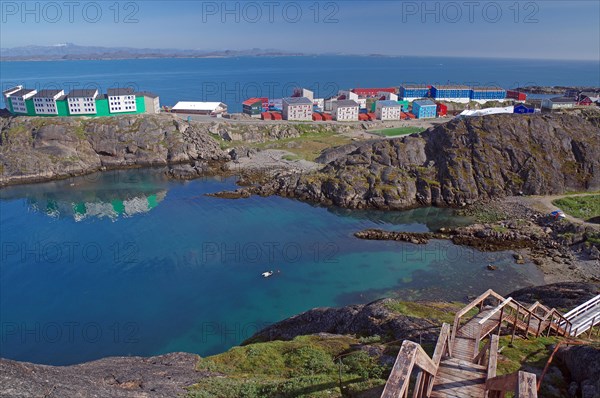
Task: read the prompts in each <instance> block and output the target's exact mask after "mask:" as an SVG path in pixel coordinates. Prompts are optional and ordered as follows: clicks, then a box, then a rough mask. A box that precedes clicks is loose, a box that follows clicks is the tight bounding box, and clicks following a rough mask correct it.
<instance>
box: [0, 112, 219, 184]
mask: <svg viewBox="0 0 600 398" xmlns="http://www.w3.org/2000/svg"><path fill="white" fill-rule="evenodd" d="M228 159H229V156H228V155H227V153H225V152H224V151H222V150H221V148H220V147H219V144H218V143H217V142H216V141H215V140H214V139H213V138H212V137H211V136H210V135H209V133H208V132H207V131H206V130H205V129H202V128H199V127H197V126H196V125H190V124H188V123H187V122H184V121H181V120H177V119H175V118H173V117H170V116H151V115H143V116H121V117H114V118H97V119H87V118H86V119H83V118H41V117H37V118H29V117H18V118H0V172H1V177H0V185H6V184H15V183H22V182H36V181H44V180H50V179H56V178H63V177H68V176H74V175H81V174H86V173H90V172H94V171H98V170H102V169H105V168H124V167H143V166H159V165H161V166H163V165H167V164H178V163H195V165H196V169H197V170H200V169H208V168H210V167H212V166H213V165H214V164H218V163H220V162H224V161H226V160H228Z"/></svg>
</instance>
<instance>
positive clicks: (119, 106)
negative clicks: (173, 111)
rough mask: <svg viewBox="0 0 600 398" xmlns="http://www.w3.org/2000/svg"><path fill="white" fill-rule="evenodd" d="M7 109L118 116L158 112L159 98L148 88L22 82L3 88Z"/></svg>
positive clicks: (32, 113) (34, 113)
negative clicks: (40, 86) (28, 85)
mask: <svg viewBox="0 0 600 398" xmlns="http://www.w3.org/2000/svg"><path fill="white" fill-rule="evenodd" d="M2 94H3V96H4V101H5V103H6V106H7V109H8V110H9V111H10V112H11V113H12V114H14V115H23V116H88V117H102V116H117V115H135V114H142V113H159V112H160V99H159V97H158V96H157V95H155V94H152V93H149V92H139V93H136V92H134V91H133V89H130V88H111V89H108V91H107V94H100V93H99V92H98V90H96V89H77V90H72V91H71V92H70V93H69V94H68V95H65V94H64V91H63V90H41V91H39V92H38V91H37V90H33V89H25V88H23V87H22V86H17V87H13V88H11V89H8V90H6V91H4V92H3V93H2Z"/></svg>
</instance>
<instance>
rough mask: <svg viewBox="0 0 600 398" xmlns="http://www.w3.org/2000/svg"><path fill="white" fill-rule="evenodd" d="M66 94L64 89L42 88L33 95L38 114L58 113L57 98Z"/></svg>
mask: <svg viewBox="0 0 600 398" xmlns="http://www.w3.org/2000/svg"><path fill="white" fill-rule="evenodd" d="M64 96H65V91H64V90H41V91H38V92H37V93H36V94H35V95H34V96H33V107H34V109H35V113H36V114H38V115H58V109H57V108H56V100H58V99H59V98H61V97H64Z"/></svg>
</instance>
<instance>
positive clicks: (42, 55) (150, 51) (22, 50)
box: [0, 43, 305, 61]
mask: <svg viewBox="0 0 600 398" xmlns="http://www.w3.org/2000/svg"><path fill="white" fill-rule="evenodd" d="M301 55H305V54H302V53H290V52H285V51H281V50H273V49H260V48H253V49H251V50H222V51H219V50H218V51H210V50H180V49H175V48H131V47H97V46H78V45H76V44H73V43H65V44H57V45H53V46H24V47H14V48H0V59H1V60H2V61H61V60H108V59H139V58H214V57H266V56H271V57H273V56H301Z"/></svg>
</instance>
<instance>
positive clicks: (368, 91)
mask: <svg viewBox="0 0 600 398" xmlns="http://www.w3.org/2000/svg"><path fill="white" fill-rule="evenodd" d="M382 91H383V92H384V93H392V94H396V89H395V88H394V87H388V88H353V89H352V92H353V93H354V94H358V96H359V97H375V96H376V95H377V94H378V93H380V92H382Z"/></svg>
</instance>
